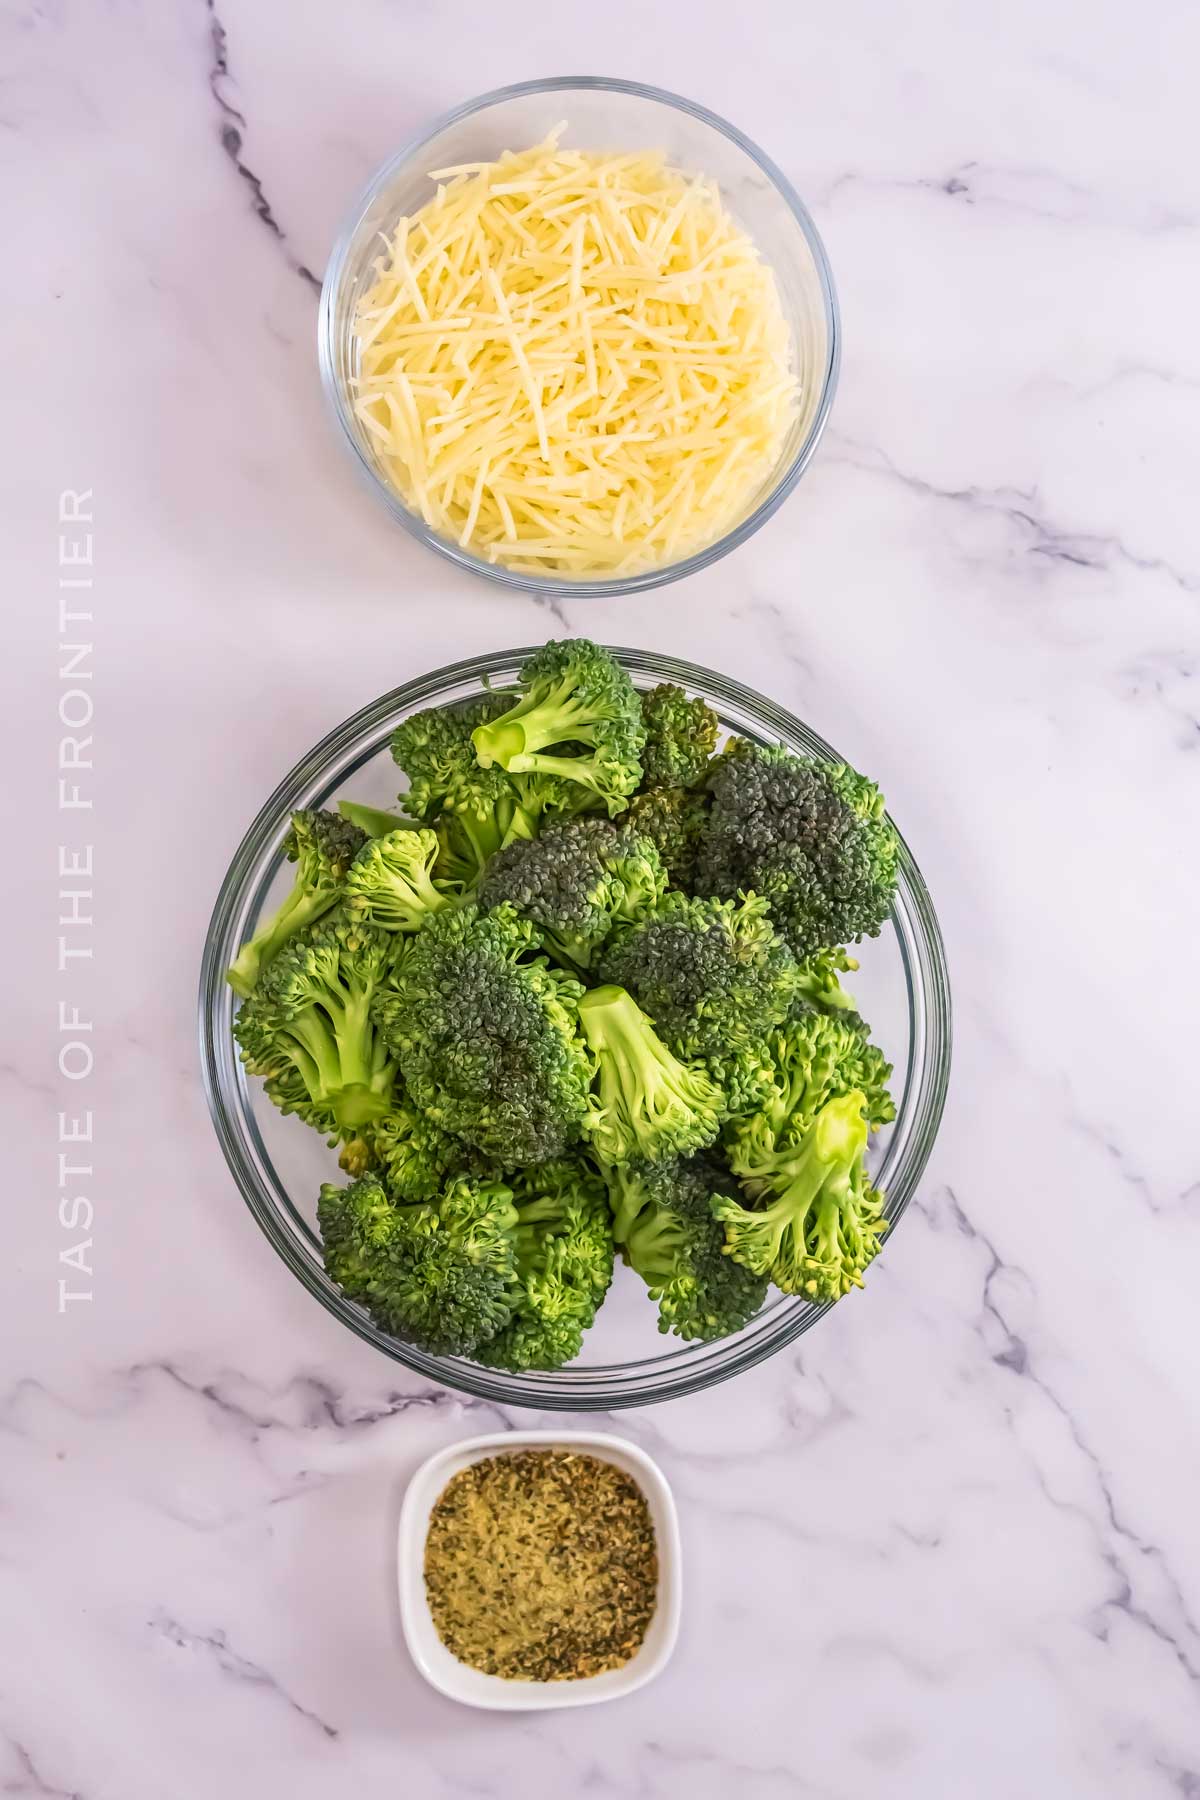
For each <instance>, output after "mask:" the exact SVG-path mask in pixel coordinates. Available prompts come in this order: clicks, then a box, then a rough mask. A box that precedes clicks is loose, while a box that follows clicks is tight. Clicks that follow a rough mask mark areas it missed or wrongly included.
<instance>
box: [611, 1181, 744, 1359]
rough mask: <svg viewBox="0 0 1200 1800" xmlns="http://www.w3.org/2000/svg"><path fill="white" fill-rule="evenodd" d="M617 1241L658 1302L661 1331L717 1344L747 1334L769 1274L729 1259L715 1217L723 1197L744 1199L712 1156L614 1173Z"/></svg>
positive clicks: (651, 1296)
mask: <svg viewBox="0 0 1200 1800" xmlns="http://www.w3.org/2000/svg"><path fill="white" fill-rule="evenodd" d="M610 1179H611V1180H612V1183H613V1186H612V1189H611V1192H610V1199H611V1202H612V1206H613V1212H614V1220H615V1223H614V1227H613V1235H614V1237H617V1236H618V1234H620V1236H619V1241H621V1242H622V1243H623V1245H624V1254H625V1258H626V1261H627V1262H628V1263H629V1264H630V1266H631V1267H632V1268H633V1269H634V1270H635V1272H636V1273H637V1274H638V1275H640V1276H641V1278H642V1280H643V1281H644V1282H645V1283H646V1286H647V1288H648V1290H649V1293H650V1298H651V1299H652V1300H657V1302H658V1329H659V1330H660V1331H673V1332H675V1334H676V1335H677V1336H678V1337H681V1338H699V1339H701V1340H703V1341H704V1342H709V1341H711V1340H712V1339H714V1338H720V1337H728V1336H729V1335H730V1334H731V1333H732V1332H735V1331H740V1330H741V1329H742V1326H743V1325H745V1323H746V1321H747V1320H748V1319H752V1318H753V1317H754V1315H755V1313H756V1312H757V1311H758V1309H759V1307H760V1306H761V1305H762V1303H763V1300H764V1299H765V1297H766V1292H767V1281H766V1276H765V1275H763V1274H755V1273H754V1272H752V1271H751V1270H749V1269H746V1268H743V1267H742V1265H741V1264H740V1263H736V1262H734V1261H733V1259H732V1257H729V1256H726V1255H725V1253H724V1252H725V1234H724V1232H723V1230H722V1228H721V1225H720V1224H719V1223H718V1221H717V1219H716V1217H715V1216H714V1213H713V1206H714V1203H715V1201H716V1200H717V1198H718V1197H722V1198H725V1199H733V1200H737V1199H738V1198H740V1196H739V1195H738V1191H737V1183H736V1182H735V1181H734V1180H733V1177H732V1176H731V1175H730V1174H729V1173H728V1171H727V1170H725V1169H723V1168H722V1167H721V1166H720V1164H719V1163H717V1162H715V1161H714V1160H713V1159H712V1158H711V1157H710V1156H705V1155H700V1156H691V1157H687V1158H686V1159H684V1160H682V1161H675V1162H666V1163H658V1164H649V1163H626V1164H624V1165H623V1166H618V1167H616V1168H614V1169H613V1170H612V1171H611V1172H610Z"/></svg>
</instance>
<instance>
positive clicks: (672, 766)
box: [642, 682, 721, 788]
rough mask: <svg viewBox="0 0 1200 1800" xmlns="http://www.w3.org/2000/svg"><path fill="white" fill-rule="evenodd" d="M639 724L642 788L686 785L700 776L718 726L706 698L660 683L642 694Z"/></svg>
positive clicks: (705, 765) (714, 747)
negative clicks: (643, 733)
mask: <svg viewBox="0 0 1200 1800" xmlns="http://www.w3.org/2000/svg"><path fill="white" fill-rule="evenodd" d="M642 723H643V725H644V726H645V727H646V742H645V744H644V745H643V747H642V786H643V787H644V788H679V787H682V788H690V787H694V786H695V785H696V783H697V782H699V781H702V780H703V779H704V775H705V771H706V770H707V768H708V759H709V757H710V756H711V755H712V753H713V751H714V750H715V749H716V747H717V737H718V735H719V733H720V729H721V722H720V720H719V719H718V718H717V715H716V713H715V712H714V711H713V709H712V707H711V706H710V705H709V704H708V702H707V700H702V699H701V698H700V696H699V695H696V696H695V697H694V698H691V699H689V697H688V696H687V694H685V693H684V691H683V689H682V688H681V687H676V686H675V685H674V683H672V682H663V683H662V685H661V686H660V687H656V688H651V690H650V692H649V693H647V694H643V695H642Z"/></svg>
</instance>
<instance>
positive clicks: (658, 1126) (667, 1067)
mask: <svg viewBox="0 0 1200 1800" xmlns="http://www.w3.org/2000/svg"><path fill="white" fill-rule="evenodd" d="M579 1019H580V1023H581V1024H582V1027H583V1033H584V1036H585V1038H586V1039H587V1042H588V1046H589V1048H590V1049H591V1051H592V1053H593V1055H594V1056H595V1058H596V1089H595V1096H594V1100H593V1104H592V1108H591V1111H590V1112H589V1114H588V1118H587V1121H586V1129H587V1132H588V1135H589V1138H590V1140H591V1144H592V1148H593V1149H594V1150H595V1153H596V1155H597V1156H598V1157H600V1158H601V1159H602V1160H603V1161H604V1162H606V1163H619V1162H627V1161H629V1160H630V1159H631V1158H634V1157H638V1158H644V1159H645V1160H646V1161H648V1162H658V1161H661V1160H662V1159H663V1158H665V1157H670V1156H687V1155H688V1154H690V1152H692V1151H693V1150H701V1149H703V1148H704V1146H705V1145H706V1144H711V1143H712V1141H713V1139H714V1138H715V1137H716V1135H717V1133H718V1131H719V1130H720V1126H721V1118H722V1116H723V1105H724V1097H723V1095H722V1092H721V1089H720V1088H719V1087H718V1086H717V1084H716V1083H715V1082H714V1081H713V1080H711V1078H710V1077H709V1076H708V1075H707V1074H706V1072H705V1071H704V1069H703V1068H701V1067H700V1066H699V1065H698V1064H695V1063H685V1062H681V1061H680V1060H679V1058H678V1057H677V1056H673V1055H672V1053H671V1051H670V1050H668V1049H667V1046H666V1045H665V1044H664V1043H663V1041H662V1039H661V1038H660V1037H659V1036H658V1034H657V1032H656V1031H655V1029H654V1026H653V1024H652V1022H651V1021H650V1020H649V1019H648V1018H647V1017H646V1014H645V1013H644V1012H642V1010H641V1008H640V1007H639V1006H638V1004H637V1002H636V1001H635V1000H634V999H633V997H632V995H630V994H627V993H626V992H625V990H624V988H619V987H613V986H608V987H599V988H593V989H592V991H591V992H590V993H588V994H585V995H584V996H583V998H582V999H581V1000H580V1001H579Z"/></svg>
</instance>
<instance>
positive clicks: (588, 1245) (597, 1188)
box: [477, 1162, 613, 1369]
mask: <svg viewBox="0 0 1200 1800" xmlns="http://www.w3.org/2000/svg"><path fill="white" fill-rule="evenodd" d="M511 1186H512V1190H513V1203H514V1205H515V1206H516V1210H517V1221H518V1222H517V1226H516V1230H515V1232H514V1239H515V1246H516V1264H517V1287H516V1291H515V1294H514V1295H513V1297H512V1319H511V1321H510V1322H509V1324H508V1325H507V1326H506V1327H505V1328H504V1330H503V1331H501V1332H500V1333H499V1334H498V1335H497V1336H496V1337H494V1338H492V1339H491V1340H490V1341H489V1342H488V1343H486V1344H484V1345H482V1346H481V1347H480V1349H479V1350H478V1352H477V1358H478V1360H479V1361H480V1362H482V1363H487V1364H488V1365H489V1366H491V1367H492V1368H497V1369H557V1368H561V1366H562V1364H563V1363H566V1362H570V1361H571V1360H572V1358H573V1357H576V1356H578V1354H579V1351H580V1348H581V1346H582V1343H583V1334H584V1332H585V1331H586V1330H587V1328H588V1326H589V1325H590V1324H591V1323H592V1320H593V1319H594V1318H595V1316H596V1311H597V1309H598V1307H599V1305H600V1302H601V1301H602V1300H603V1298H604V1296H605V1294H606V1293H607V1292H608V1285H609V1282H610V1281H611V1280H612V1269H613V1241H612V1226H611V1222H610V1219H609V1211H608V1202H607V1198H606V1196H605V1190H604V1184H603V1182H601V1181H600V1180H599V1179H598V1178H597V1176H596V1174H595V1173H594V1171H593V1170H591V1169H589V1168H588V1167H587V1166H586V1165H585V1164H583V1163H575V1162H552V1163H542V1164H541V1165H540V1166H539V1167H538V1168H536V1169H526V1170H523V1171H521V1172H520V1173H519V1174H517V1175H515V1176H514V1177H513V1178H512V1181H511Z"/></svg>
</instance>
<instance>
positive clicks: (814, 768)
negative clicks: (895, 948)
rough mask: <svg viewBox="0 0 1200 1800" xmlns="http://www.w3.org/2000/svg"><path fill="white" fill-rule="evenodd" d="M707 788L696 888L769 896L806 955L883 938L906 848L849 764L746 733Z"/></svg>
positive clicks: (785, 930) (787, 933)
mask: <svg viewBox="0 0 1200 1800" xmlns="http://www.w3.org/2000/svg"><path fill="white" fill-rule="evenodd" d="M708 786H709V789H710V791H711V793H712V811H711V813H710V815H709V820H708V826H707V829H706V831H705V835H704V842H703V844H702V845H701V848H700V853H699V856H698V858H697V865H696V880H695V887H696V891H697V893H701V894H715V895H716V896H717V897H718V898H720V899H727V900H732V899H734V898H736V896H737V895H738V894H739V893H742V892H747V893H748V892H750V891H751V890H753V891H754V892H755V893H757V894H762V895H764V896H765V897H766V899H767V900H768V901H769V902H770V906H771V911H772V914H773V916H774V918H775V922H776V924H777V925H778V927H779V930H780V932H781V933H782V934H783V936H784V937H785V938H786V939H787V940H788V942H789V943H790V945H791V947H792V949H793V950H794V951H795V952H796V955H797V956H799V957H806V956H809V955H811V953H812V952H813V951H814V950H820V949H823V948H828V947H831V946H833V945H837V944H846V943H850V942H852V941H856V940H857V939H859V938H861V937H864V936H865V937H876V936H878V934H879V928H880V926H881V925H882V923H883V921H884V920H885V919H886V918H887V915H888V910H889V908H890V906H891V903H892V896H893V894H894V893H895V889H896V874H897V863H898V859H899V845H898V841H897V838H896V834H895V832H894V830H893V829H892V826H891V825H890V823H889V822H888V820H887V818H886V817H885V815H884V811H883V797H882V795H881V794H880V793H879V790H878V789H877V788H876V787H875V786H874V785H873V784H872V783H871V782H869V781H867V780H865V779H864V778H863V777H862V776H861V775H857V774H855V772H854V770H853V769H850V768H847V767H846V765H845V764H844V763H839V764H826V763H820V762H815V761H813V760H812V759H811V758H803V757H797V756H793V755H791V753H790V752H789V751H787V750H784V749H782V748H781V747H779V746H774V747H764V746H763V745H761V744H751V743H748V742H746V740H744V739H738V740H737V741H736V742H735V743H734V744H732V745H731V746H730V748H729V749H728V750H726V751H724V752H723V754H722V755H721V756H719V757H717V759H716V761H715V762H714V763H713V765H712V770H711V772H710V774H709V778H708Z"/></svg>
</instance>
